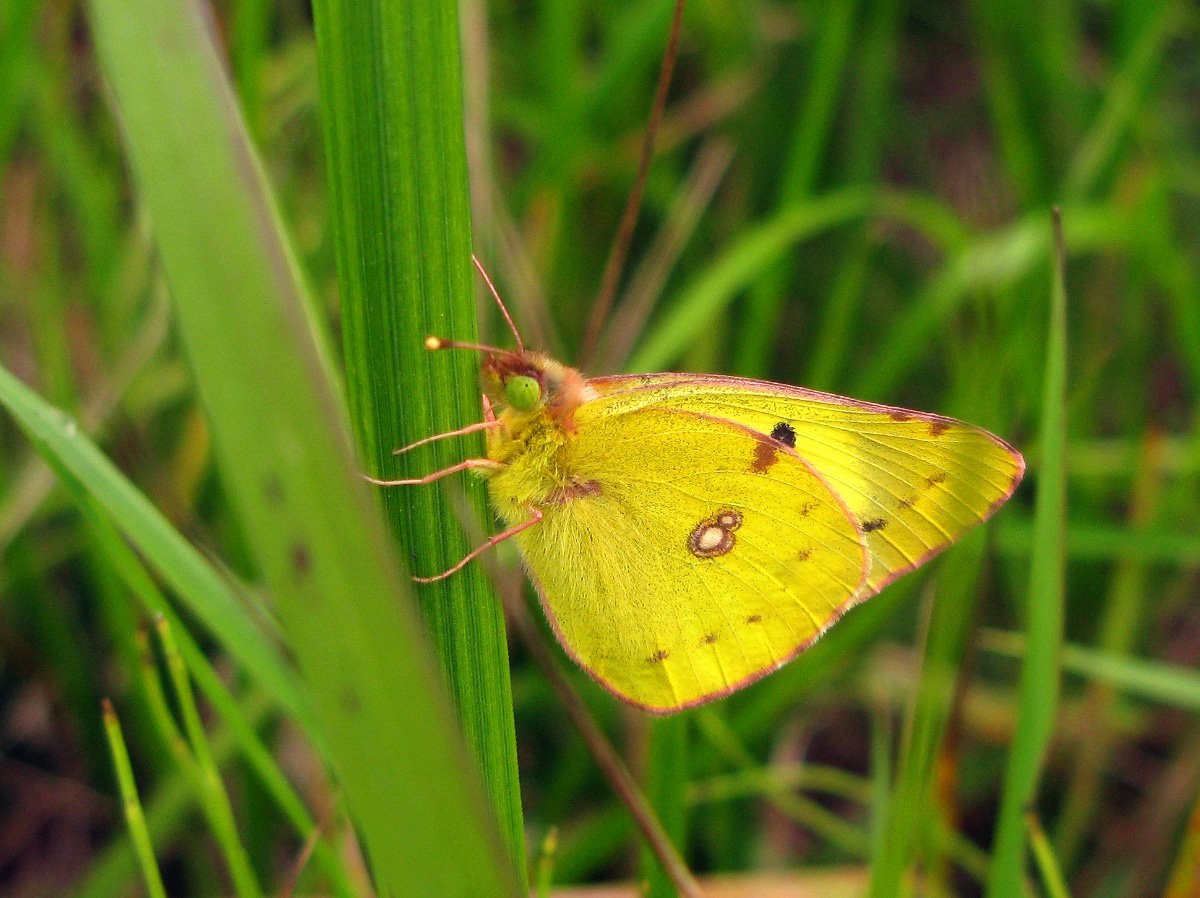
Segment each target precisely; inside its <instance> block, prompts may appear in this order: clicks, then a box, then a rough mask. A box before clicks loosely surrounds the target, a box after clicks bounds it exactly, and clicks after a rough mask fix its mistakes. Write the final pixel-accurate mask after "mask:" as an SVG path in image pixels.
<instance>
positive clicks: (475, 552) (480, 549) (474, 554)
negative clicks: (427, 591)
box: [413, 505, 542, 583]
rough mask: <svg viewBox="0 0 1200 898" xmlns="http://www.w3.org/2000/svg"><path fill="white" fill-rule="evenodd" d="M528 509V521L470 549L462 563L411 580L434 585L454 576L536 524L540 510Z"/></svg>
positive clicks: (540, 515) (539, 517) (539, 518)
mask: <svg viewBox="0 0 1200 898" xmlns="http://www.w3.org/2000/svg"><path fill="white" fill-rule="evenodd" d="M528 508H529V514H530V515H531V517H530V518H529V520H528V521H522V522H521V523H519V524H514V525H513V526H512V527H509V528H508V529H507V530H505V531H504V532H503V533H497V534H496V535H495V536H493V537H491V538H490V539H489V540H488V541H487V542H485V543H484V544H483V545H481V546H477V547H476V548H474V549H472V550H471V552H469V553H468V554H467V556H466V557H465V558H464V559H463V560H462V561H460V562H459V563H458V564H456V565H454V567H452V568H450V569H449V570H447V571H442V572H441V573H440V574H438V575H436V576H434V577H413V579H414V580H416V581H417V582H418V583H436V582H437V581H438V580H445V579H446V578H447V577H449V576H450V575H451V574H456V573H458V572H459V571H461V570H462V569H463V568H464V567H466V566H467V565H468V564H469V563H470V562H472V561H474V560H475V559H476V558H478V557H479V556H480V555H482V554H483V553H484V552H486V551H487V550H488V549H490V548H491V547H492V546H498V545H500V543H502V542H504V541H505V540H506V539H508V538H509V537H513V536H516V535H517V534H518V533H520V532H521V531H522V530H528V529H529V528H530V527H532V526H533V525H534V524H536V523H538V522H539V521H540V520H541V519H542V510H541V509H540V508H535V507H534V506H532V505H530V506H528Z"/></svg>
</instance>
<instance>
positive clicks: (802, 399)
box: [590, 374, 1024, 598]
mask: <svg viewBox="0 0 1200 898" xmlns="http://www.w3.org/2000/svg"><path fill="white" fill-rule="evenodd" d="M590 383H591V384H592V385H593V387H594V388H595V389H596V390H597V391H598V392H599V393H600V395H601V396H602V397H605V398H604V401H605V402H606V403H608V404H609V405H610V406H611V407H614V408H626V409H632V408H635V407H639V408H645V409H649V408H658V407H667V408H674V409H687V410H691V411H696V412H700V413H703V414H706V415H712V416H714V417H718V418H724V419H727V420H730V421H735V422H737V423H739V424H743V425H745V426H746V427H749V428H751V429H752V430H755V431H757V432H759V433H762V434H772V433H774V434H775V436H776V438H777V439H780V440H782V441H784V442H786V443H788V444H789V445H793V446H794V447H795V451H796V453H797V454H798V455H799V456H800V457H801V458H802V459H804V460H805V461H806V462H808V463H809V464H810V465H811V466H812V468H813V469H814V470H816V471H817V472H818V473H819V474H820V475H821V477H822V478H823V479H824V480H825V482H826V483H828V484H829V486H830V488H831V489H832V490H833V491H834V492H835V493H836V494H837V495H838V496H839V497H840V498H841V500H842V501H843V502H844V503H845V505H846V507H847V508H848V509H849V510H850V512H851V514H852V515H853V516H854V517H855V519H856V521H857V523H858V525H859V527H860V529H861V530H862V531H863V533H864V534H865V539H866V543H867V546H868V548H869V551H870V556H871V569H870V573H869V575H868V577H867V580H866V583H865V589H866V590H867V593H866V594H867V595H870V594H873V593H875V592H878V591H879V590H880V589H882V588H883V587H884V586H886V585H887V584H888V583H890V582H891V581H892V580H894V579H895V578H896V577H897V576H899V575H900V574H903V573H904V572H906V571H909V570H912V569H913V568H915V567H917V566H918V565H920V564H922V563H923V562H925V561H926V560H928V559H929V558H930V557H932V556H933V555H935V554H936V553H938V552H939V551H941V550H942V549H945V548H946V547H947V546H949V545H950V544H951V543H953V542H954V541H955V540H956V539H958V538H959V537H960V536H961V535H962V534H963V533H965V532H966V531H967V530H968V529H970V528H971V527H972V526H974V525H975V524H978V523H979V522H981V521H983V520H985V519H986V518H987V517H988V516H989V515H991V513H992V512H993V511H994V510H995V509H996V508H997V507H999V506H1000V505H1001V504H1002V503H1003V502H1004V501H1005V500H1006V499H1007V498H1008V497H1009V496H1010V495H1012V491H1013V490H1014V489H1015V488H1016V485H1017V483H1018V482H1019V481H1020V479H1021V476H1022V475H1023V473H1024V462H1023V460H1022V459H1021V456H1020V454H1019V453H1017V452H1016V451H1015V450H1013V449H1012V447H1010V446H1008V444H1006V443H1005V442H1004V441H1002V440H1000V439H999V438H997V437H995V436H993V435H992V434H990V433H988V432H987V431H985V430H982V429H980V428H978V427H973V426H971V425H968V424H964V423H962V422H960V421H954V420H952V419H949V418H943V417H940V416H938V415H930V414H925V413H921V412H912V411H908V410H905V409H898V408H891V407H888V406H882V405H875V404H872V403H866V402H859V401H856V400H852V399H846V398H844V397H840V396H833V395H830V394H824V393H817V392H814V391H810V390H803V389H800V388H797V387H789V386H784V385H780V384H772V383H766V382H762V381H752V380H743V379H740V378H732V377H720V376H714V375H680V374H663V375H636V376H628V377H611V378H597V379H595V380H593V381H591V382H590ZM863 598H865V596H863Z"/></svg>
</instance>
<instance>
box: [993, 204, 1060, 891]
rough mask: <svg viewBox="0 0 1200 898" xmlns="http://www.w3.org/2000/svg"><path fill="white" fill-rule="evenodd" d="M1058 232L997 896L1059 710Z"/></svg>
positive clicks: (1004, 886)
mask: <svg viewBox="0 0 1200 898" xmlns="http://www.w3.org/2000/svg"><path fill="white" fill-rule="evenodd" d="M1055 231H1056V237H1057V241H1056V243H1057V247H1058V252H1057V265H1056V274H1055V278H1054V288H1053V292H1052V297H1051V303H1050V328H1049V335H1048V339H1047V346H1046V371H1045V382H1044V384H1043V393H1042V413H1041V427H1040V432H1041V454H1040V464H1039V466H1038V470H1037V500H1036V510H1035V512H1034V531H1033V556H1032V559H1031V567H1030V575H1029V590H1028V593H1027V595H1026V612H1025V613H1026V621H1025V623H1026V639H1027V643H1026V645H1027V649H1026V653H1025V659H1024V663H1023V664H1022V667H1021V681H1020V694H1019V699H1018V705H1017V719H1016V721H1015V724H1014V726H1013V733H1014V736H1013V742H1012V747H1011V749H1010V750H1009V755H1008V765H1007V768H1006V771H1005V776H1004V791H1003V793H1002V796H1001V804H1000V813H999V816H998V819H997V823H996V836H995V840H994V847H993V852H992V866H991V870H990V871H989V875H988V884H987V894H988V895H989V896H991V898H1007V896H1013V895H1020V894H1021V893H1022V891H1023V889H1024V883H1025V819H1024V814H1025V810H1026V808H1027V807H1029V806H1030V805H1031V804H1032V803H1033V802H1034V800H1035V798H1036V795H1037V786H1038V780H1039V779H1040V777H1041V772H1042V764H1043V762H1044V760H1045V753H1046V748H1047V745H1048V744H1049V741H1050V735H1051V732H1052V730H1053V728H1054V717H1055V712H1056V710H1057V707H1058V690H1059V660H1058V659H1059V652H1060V650H1061V647H1062V632H1063V592H1064V565H1065V558H1066V547H1065V538H1064V530H1065V518H1066V466H1065V455H1066V377H1067V314H1066V307H1067V297H1066V285H1065V283H1064V276H1065V275H1064V268H1065V264H1066V263H1065V253H1064V251H1063V246H1062V231H1061V225H1060V223H1059V220H1058V216H1057V214H1056V215H1055Z"/></svg>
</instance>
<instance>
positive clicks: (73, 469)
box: [0, 368, 312, 729]
mask: <svg viewBox="0 0 1200 898" xmlns="http://www.w3.org/2000/svg"><path fill="white" fill-rule="evenodd" d="M0 404H3V405H4V406H5V408H7V409H8V411H9V412H10V413H11V414H12V415H13V417H14V418H16V420H17V421H18V423H20V425H21V427H22V428H24V430H25V432H26V434H28V436H29V438H30V439H31V440H32V441H33V442H34V445H35V447H36V448H37V449H38V451H39V452H40V453H41V455H42V457H43V458H44V459H45V460H46V461H47V462H49V464H50V466H51V467H52V468H53V469H54V470H55V471H56V472H57V473H58V474H59V480H60V481H61V482H62V483H63V484H64V485H65V486H66V487H67V489H68V490H69V491H70V492H72V493H73V494H74V495H75V497H76V498H77V499H78V500H80V501H88V499H89V498H91V499H94V500H95V501H96V502H97V503H98V504H99V505H100V506H101V507H102V508H104V510H105V511H106V512H107V513H108V515H109V516H110V518H111V519H112V521H113V523H115V524H116V526H117V527H118V528H119V529H120V530H121V532H122V533H124V534H125V536H126V538H127V539H129V540H130V542H132V543H133V544H134V545H135V546H136V547H137V549H138V551H139V552H141V553H142V555H143V556H145V557H146V558H147V559H148V560H149V561H150V563H151V564H152V565H153V566H154V568H155V570H156V571H157V572H158V573H159V574H160V575H161V576H162V577H163V579H164V580H165V581H166V582H167V583H169V584H170V585H171V587H172V588H173V589H174V590H175V592H176V595H177V596H178V597H179V599H180V600H181V601H182V602H183V604H184V605H185V606H186V607H187V608H188V610H189V611H191V612H192V613H193V614H194V615H196V617H197V618H198V619H199V620H200V621H201V622H202V623H203V624H204V625H205V626H206V627H207V628H208V630H209V632H211V633H212V634H213V635H214V636H216V638H217V639H218V640H220V642H221V644H222V645H223V646H224V647H225V650H226V651H228V652H229V654H230V655H231V656H232V657H233V658H234V659H235V660H236V661H237V662H238V663H239V664H240V665H241V666H242V667H243V669H244V670H246V671H247V672H248V673H249V674H251V675H252V676H253V677H254V678H255V679H256V680H257V682H259V683H260V684H262V686H263V688H264V689H266V690H267V691H268V692H269V693H270V694H271V695H272V696H273V697H274V698H275V700H276V701H278V702H279V704H280V706H281V707H283V708H285V709H286V710H287V712H288V713H289V714H291V715H292V716H293V717H294V718H295V719H296V720H297V721H299V722H300V723H301V724H303V725H304V726H305V727H306V728H309V729H311V728H312V717H311V710H310V709H309V707H308V704H307V699H306V698H305V697H304V696H303V694H302V692H301V690H300V689H299V686H298V684H297V682H296V680H295V674H294V673H293V672H292V670H291V669H290V668H289V667H287V665H285V664H284V662H283V658H282V657H281V655H280V652H279V649H278V648H277V647H276V646H275V644H274V643H272V642H271V640H270V639H268V638H267V636H266V634H265V633H263V631H262V629H261V628H260V627H259V626H258V624H257V623H256V622H255V620H254V618H253V617H252V616H251V615H249V614H247V613H246V609H245V608H243V607H242V606H241V605H240V604H239V603H238V601H237V599H235V598H234V596H233V594H232V593H231V592H230V590H229V584H228V583H227V582H226V581H225V580H224V579H222V577H221V576H220V575H219V574H218V573H217V572H216V571H215V570H213V568H212V566H211V565H210V564H209V563H208V562H207V561H205V559H204V558H202V557H201V555H200V553H199V552H197V551H196V550H195V549H194V548H193V547H192V546H190V545H188V543H187V541H186V540H185V539H184V538H183V537H182V536H180V535H179V533H178V531H176V530H175V529H174V528H173V527H171V525H170V523H169V522H168V521H167V519H166V518H165V517H163V515H162V513H161V512H159V511H158V509H156V508H155V507H154V506H153V505H151V504H150V500H149V499H147V498H146V497H145V496H144V495H143V494H142V493H141V492H139V491H138V490H137V488H136V487H135V486H134V485H133V484H131V483H130V482H129V481H128V480H126V479H125V477H124V476H123V475H122V474H121V472H120V471H118V470H117V469H116V467H115V466H114V465H113V464H112V462H110V461H109V460H108V459H107V458H106V457H105V456H104V454H103V453H102V452H101V451H100V450H99V449H98V448H97V447H96V446H95V444H94V443H92V442H91V441H90V440H89V439H88V438H87V437H86V436H84V435H83V434H81V433H80V432H79V427H78V425H77V424H76V423H75V422H74V421H73V420H72V419H71V418H69V417H67V416H66V415H64V414H63V413H62V412H60V411H58V410H57V409H55V408H52V407H51V406H50V405H48V404H47V403H46V402H44V401H43V400H42V399H41V397H39V396H38V395H37V394H36V393H34V392H33V391H32V390H30V389H29V388H28V387H26V386H25V385H24V384H22V383H21V382H20V381H19V380H17V379H16V378H15V377H13V376H12V374H10V373H9V372H8V371H6V370H4V369H3V368H0Z"/></svg>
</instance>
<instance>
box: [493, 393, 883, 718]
mask: <svg viewBox="0 0 1200 898" xmlns="http://www.w3.org/2000/svg"><path fill="white" fill-rule="evenodd" d="M575 427H576V431H575V434H574V436H573V438H572V439H571V440H570V441H569V445H568V447H567V449H566V450H565V454H564V455H563V456H562V464H563V470H564V471H566V472H569V475H570V480H569V484H568V486H567V487H566V488H564V489H563V490H562V493H561V495H558V496H552V497H550V499H549V501H544V502H543V503H542V504H541V505H540V508H541V511H542V514H543V519H542V521H541V522H540V523H539V524H538V525H537V527H536V528H533V530H531V531H529V532H528V533H527V534H522V535H521V536H518V537H517V539H518V541H519V542H520V544H521V548H522V552H523V554H524V556H525V559H526V562H527V564H528V566H529V568H530V571H531V573H532V574H533V577H534V580H535V581H536V582H537V584H538V586H539V591H540V593H541V596H542V601H543V603H544V605H545V607H546V611H547V614H548V616H549V617H550V620H551V622H552V623H553V624H554V626H555V629H556V631H557V633H558V635H559V637H560V639H561V640H562V642H563V644H564V646H565V647H566V648H567V650H568V651H569V652H570V653H571V654H572V655H573V656H574V657H575V659H576V660H577V661H578V662H579V663H580V664H581V665H582V666H583V667H584V668H586V669H587V670H588V671H589V672H590V673H592V674H593V675H594V676H595V677H596V678H597V680H599V681H600V682H601V683H602V684H603V685H605V686H606V687H607V688H609V689H610V690H611V691H613V692H614V693H616V694H617V695H619V696H621V697H622V698H625V699H626V700H628V701H631V702H633V703H635V704H638V705H641V706H642V707H644V708H647V709H649V710H652V711H658V712H663V711H671V710H677V709H679V708H682V707H687V706H689V705H693V704H697V703H700V702H703V701H706V700H708V699H711V698H715V697H717V696H719V695H723V694H724V693H726V692H728V691H730V690H732V689H734V688H737V687H738V686H741V685H744V684H746V683H748V682H750V681H752V680H754V679H757V678H758V677H760V676H763V675H764V674H766V673H768V672H770V671H771V670H774V669H775V668H777V667H778V666H779V665H781V664H783V663H784V662H785V661H787V660H788V659H790V658H791V657H793V656H794V655H795V654H796V653H797V652H799V651H801V650H802V649H803V648H805V647H806V646H808V645H809V644H810V643H811V642H812V641H813V640H814V639H815V638H816V637H817V636H819V635H820V634H821V632H823V631H824V629H825V628H826V627H828V626H829V625H830V624H832V623H833V622H834V621H835V620H836V619H837V617H838V616H839V615H840V614H841V613H842V612H843V611H844V610H845V609H846V608H848V607H849V606H850V605H851V604H853V602H854V601H856V600H857V599H858V597H860V596H863V595H864V582H865V578H866V576H867V572H868V569H869V558H868V555H867V549H866V544H865V540H864V535H863V533H862V531H861V529H860V528H859V527H858V525H857V524H856V523H855V520H854V518H853V516H852V514H851V513H850V512H849V511H848V509H847V508H846V506H845V504H844V503H843V502H842V500H841V499H839V497H838V496H837V495H836V494H835V493H834V491H832V490H831V489H830V488H829V486H828V485H827V484H826V482H825V481H824V480H823V479H822V477H821V476H820V475H818V474H817V473H816V472H814V470H813V469H812V468H811V467H810V466H809V465H808V464H807V463H806V462H805V461H804V460H803V459H801V458H800V457H799V456H798V455H797V454H796V453H794V452H793V451H792V450H791V449H789V448H788V447H786V446H785V445H782V444H780V443H779V442H778V441H776V440H772V439H770V438H769V437H766V436H764V435H763V434H761V433H759V432H756V431H753V430H751V429H749V428H747V427H745V426H743V425H742V424H740V423H737V422H734V421H732V420H722V419H719V418H714V417H711V416H708V415H704V414H696V413H693V412H688V411H685V410H679V409H668V408H645V409H639V410H637V412H636V414H623V413H621V411H620V408H619V407H610V406H608V404H607V403H605V402H604V401H603V400H600V401H596V402H588V403H585V404H584V405H583V406H581V407H580V408H579V409H578V411H577V412H576V418H575ZM497 482H499V483H500V484H501V486H499V487H497V488H502V484H503V481H502V480H498V481H493V483H497ZM534 531H536V532H534Z"/></svg>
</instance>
